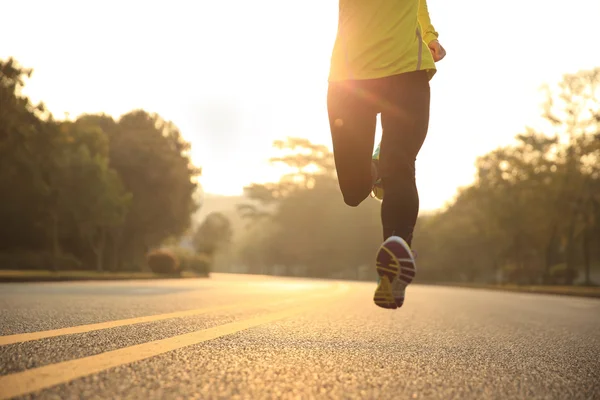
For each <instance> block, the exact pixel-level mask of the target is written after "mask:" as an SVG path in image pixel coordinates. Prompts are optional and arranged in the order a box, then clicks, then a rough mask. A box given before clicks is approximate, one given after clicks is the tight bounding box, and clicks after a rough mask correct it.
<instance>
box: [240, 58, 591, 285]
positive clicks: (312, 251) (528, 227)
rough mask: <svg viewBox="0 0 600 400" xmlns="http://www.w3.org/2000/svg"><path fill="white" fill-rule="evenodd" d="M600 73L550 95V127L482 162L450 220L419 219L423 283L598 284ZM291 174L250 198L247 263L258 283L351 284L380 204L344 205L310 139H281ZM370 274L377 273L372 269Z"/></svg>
mask: <svg viewBox="0 0 600 400" xmlns="http://www.w3.org/2000/svg"><path fill="white" fill-rule="evenodd" d="M598 96H600V68H597V69H594V70H591V71H581V72H579V73H576V74H570V75H565V77H564V79H563V81H562V82H561V83H560V85H559V86H558V88H557V89H556V90H550V89H548V101H547V103H546V105H545V108H544V114H543V116H544V117H545V119H546V120H547V121H548V122H550V126H552V127H553V128H552V129H550V130H549V131H547V132H538V131H535V130H533V129H526V130H525V131H524V132H523V133H521V134H519V135H517V136H516V137H515V142H514V143H513V144H511V145H508V146H504V147H501V148H498V149H495V150H493V151H491V152H489V153H488V154H485V155H483V156H481V157H479V158H478V159H477V160H476V167H477V175H476V179H475V182H474V184H472V185H471V186H469V187H465V188H462V189H461V190H459V192H458V194H457V196H456V198H455V199H454V201H453V202H452V203H451V204H450V205H449V206H448V207H446V208H445V209H444V210H440V211H438V212H436V213H434V214H425V215H421V216H420V217H419V222H418V226H417V231H416V232H415V238H414V245H415V248H416V249H417V251H418V253H419V258H418V260H419V262H418V263H419V274H418V279H420V280H435V281H471V282H474V281H488V282H489V281H493V282H496V281H498V280H500V281H504V282H514V283H523V284H532V283H564V284H571V283H573V282H574V281H575V280H576V278H577V277H578V276H580V277H581V276H582V277H583V279H584V280H585V281H586V282H587V283H590V282H591V273H590V272H591V270H592V268H593V266H594V265H598V264H599V263H600V246H599V245H598V244H599V243H600V102H599V97H598ZM275 147H276V148H277V149H278V150H279V151H281V152H282V155H281V156H279V157H276V158H274V159H273V160H272V161H273V162H274V163H280V164H284V165H285V166H287V168H288V169H290V170H291V171H292V172H290V173H289V174H288V175H285V176H284V177H283V178H282V179H281V180H280V181H279V182H276V183H269V184H253V185H250V186H249V187H247V188H246V194H247V196H248V197H249V198H250V199H252V200H253V202H252V204H242V205H240V206H239V211H240V213H241V215H242V216H243V217H244V218H246V220H247V221H248V230H247V234H246V237H245V241H244V244H243V246H242V247H241V249H240V260H241V262H243V263H245V264H246V265H248V267H249V269H250V270H251V271H255V272H260V273H283V274H303V275H310V276H346V277H353V276H357V275H360V274H358V271H359V268H360V266H362V265H366V266H369V268H371V267H372V264H373V262H374V261H373V255H374V252H375V250H376V249H377V246H378V245H379V241H380V237H381V233H380V228H379V227H380V222H379V210H378V202H377V201H375V200H372V201H369V200H370V199H367V201H365V202H364V203H363V204H362V205H361V206H360V207H358V208H357V209H352V208H349V207H346V206H344V204H343V202H342V200H341V197H340V193H339V189H338V187H337V183H336V180H335V167H334V163H333V156H332V154H331V153H330V152H328V151H327V149H326V148H325V147H324V146H318V145H315V144H312V143H310V142H308V141H306V140H304V139H288V140H286V141H278V142H276V143H275ZM371 269H372V268H371Z"/></svg>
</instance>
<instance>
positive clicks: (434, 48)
mask: <svg viewBox="0 0 600 400" xmlns="http://www.w3.org/2000/svg"><path fill="white" fill-rule="evenodd" d="M428 46H429V50H430V51H431V55H432V56H433V61H435V62H438V61H440V60H441V59H442V58H444V57H445V56H446V50H445V49H444V48H443V47H442V45H441V44H440V42H438V41H437V39H436V40H432V41H431V42H429V45H428Z"/></svg>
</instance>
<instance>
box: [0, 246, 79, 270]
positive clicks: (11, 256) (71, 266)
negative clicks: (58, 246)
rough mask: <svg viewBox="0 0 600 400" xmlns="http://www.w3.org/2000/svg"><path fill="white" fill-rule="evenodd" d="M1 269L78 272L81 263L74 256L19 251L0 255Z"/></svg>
mask: <svg viewBox="0 0 600 400" xmlns="http://www.w3.org/2000/svg"><path fill="white" fill-rule="evenodd" d="M0 269H12V270H51V271H76V270H80V269H82V264H81V261H80V260H79V259H78V258H77V257H75V256H73V255H72V254H61V255H59V256H54V255H53V254H52V253H49V252H39V251H38V252H36V251H18V252H11V253H0Z"/></svg>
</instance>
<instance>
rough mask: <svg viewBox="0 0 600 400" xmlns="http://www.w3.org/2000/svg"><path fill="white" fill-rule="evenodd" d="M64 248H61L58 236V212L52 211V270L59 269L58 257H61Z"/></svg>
mask: <svg viewBox="0 0 600 400" xmlns="http://www.w3.org/2000/svg"><path fill="white" fill-rule="evenodd" d="M61 253H62V250H61V248H60V240H59V238H58V213H56V212H54V213H52V263H51V264H52V265H51V266H50V268H52V271H57V270H58V266H57V265H56V264H57V262H58V258H59V257H60V255H61Z"/></svg>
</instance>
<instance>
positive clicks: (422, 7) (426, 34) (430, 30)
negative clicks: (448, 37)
mask: <svg viewBox="0 0 600 400" xmlns="http://www.w3.org/2000/svg"><path fill="white" fill-rule="evenodd" d="M418 17H419V24H420V25H421V29H422V30H423V41H424V42H425V43H427V44H429V43H431V41H433V40H436V39H437V38H438V36H439V34H438V33H437V32H436V31H435V28H434V27H433V25H432V24H431V18H429V10H428V9H427V0H419V15H418Z"/></svg>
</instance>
